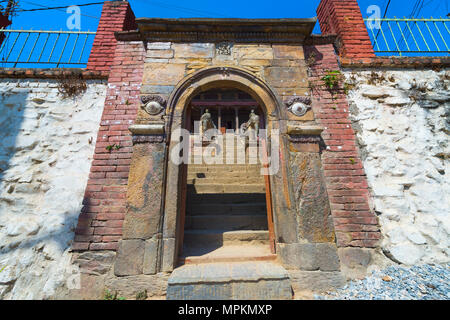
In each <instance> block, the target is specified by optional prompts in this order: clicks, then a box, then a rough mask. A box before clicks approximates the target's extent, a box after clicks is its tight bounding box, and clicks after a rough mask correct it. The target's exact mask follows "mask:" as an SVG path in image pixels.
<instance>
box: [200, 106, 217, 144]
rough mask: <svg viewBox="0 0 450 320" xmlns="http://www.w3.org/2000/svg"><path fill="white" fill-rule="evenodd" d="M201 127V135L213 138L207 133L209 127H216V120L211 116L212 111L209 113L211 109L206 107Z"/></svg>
mask: <svg viewBox="0 0 450 320" xmlns="http://www.w3.org/2000/svg"><path fill="white" fill-rule="evenodd" d="M200 129H201V135H202V137H204V138H211V137H206V136H205V134H206V132H207V131H208V130H209V129H216V126H215V125H214V122H213V121H212V118H211V113H209V110H208V109H206V110H205V112H204V113H203V114H202V116H201V117H200Z"/></svg>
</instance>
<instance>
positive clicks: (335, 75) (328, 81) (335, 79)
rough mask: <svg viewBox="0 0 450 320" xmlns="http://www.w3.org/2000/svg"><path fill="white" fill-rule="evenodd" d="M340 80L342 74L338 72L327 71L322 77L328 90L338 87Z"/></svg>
mask: <svg viewBox="0 0 450 320" xmlns="http://www.w3.org/2000/svg"><path fill="white" fill-rule="evenodd" d="M341 78H342V74H341V72H340V71H339V70H328V71H327V73H326V74H325V75H324V76H323V77H322V81H323V82H324V84H325V86H327V88H328V89H330V90H333V89H336V88H338V87H339V81H340V80H341Z"/></svg>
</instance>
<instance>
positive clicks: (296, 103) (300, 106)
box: [286, 97, 311, 117]
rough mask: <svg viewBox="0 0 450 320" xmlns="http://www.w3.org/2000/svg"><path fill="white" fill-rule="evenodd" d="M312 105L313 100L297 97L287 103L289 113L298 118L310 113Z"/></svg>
mask: <svg viewBox="0 0 450 320" xmlns="http://www.w3.org/2000/svg"><path fill="white" fill-rule="evenodd" d="M310 104H311V99H309V98H308V97H295V98H292V99H289V100H288V101H287V102H286V106H287V109H288V111H289V112H291V113H292V114H293V115H296V116H297V117H301V116H304V115H305V114H306V112H308V110H309V108H310V106H309V105H310Z"/></svg>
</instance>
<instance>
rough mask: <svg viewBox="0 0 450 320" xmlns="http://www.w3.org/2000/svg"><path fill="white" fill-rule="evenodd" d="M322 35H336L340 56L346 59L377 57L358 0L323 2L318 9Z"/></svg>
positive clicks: (326, 0) (325, 0) (327, 0)
mask: <svg viewBox="0 0 450 320" xmlns="http://www.w3.org/2000/svg"><path fill="white" fill-rule="evenodd" d="M317 18H318V20H319V24H320V29H321V31H322V34H324V35H326V34H336V35H337V37H338V41H339V48H338V50H339V55H340V56H341V57H345V58H354V59H355V58H356V59H360V58H371V57H375V53H374V51H373V46H372V42H371V41H370V38H369V34H368V32H367V28H366V25H365V24H364V20H363V17H362V15H361V11H360V9H359V6H358V3H357V2H356V0H322V1H321V2H320V4H319V7H318V8H317Z"/></svg>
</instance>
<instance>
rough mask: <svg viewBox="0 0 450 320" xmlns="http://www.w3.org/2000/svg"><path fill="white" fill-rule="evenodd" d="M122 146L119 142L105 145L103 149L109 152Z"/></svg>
mask: <svg viewBox="0 0 450 320" xmlns="http://www.w3.org/2000/svg"><path fill="white" fill-rule="evenodd" d="M121 148H123V147H122V146H121V145H120V144H115V143H113V144H110V145H109V146H106V147H105V149H106V150H108V151H109V152H111V151H112V150H113V149H116V150H119V149H121Z"/></svg>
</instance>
